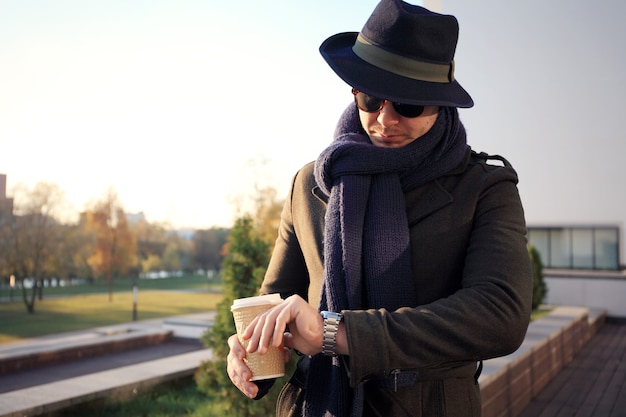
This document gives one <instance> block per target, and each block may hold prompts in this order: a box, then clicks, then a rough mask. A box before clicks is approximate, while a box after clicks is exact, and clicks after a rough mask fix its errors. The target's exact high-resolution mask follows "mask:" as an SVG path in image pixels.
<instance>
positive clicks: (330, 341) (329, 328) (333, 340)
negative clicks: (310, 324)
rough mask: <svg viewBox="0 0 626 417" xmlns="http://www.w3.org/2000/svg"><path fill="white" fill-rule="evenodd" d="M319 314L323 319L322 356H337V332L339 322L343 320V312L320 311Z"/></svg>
mask: <svg viewBox="0 0 626 417" xmlns="http://www.w3.org/2000/svg"><path fill="white" fill-rule="evenodd" d="M320 314H321V315H322V318H323V319H324V329H323V333H322V354H323V355H324V356H337V333H338V332H339V323H341V321H342V320H343V314H341V313H335V312H332V311H322V312H321V313H320Z"/></svg>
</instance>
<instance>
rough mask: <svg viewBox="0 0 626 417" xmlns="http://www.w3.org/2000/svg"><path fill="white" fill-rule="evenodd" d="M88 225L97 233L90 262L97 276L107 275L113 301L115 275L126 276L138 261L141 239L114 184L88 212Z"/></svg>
mask: <svg viewBox="0 0 626 417" xmlns="http://www.w3.org/2000/svg"><path fill="white" fill-rule="evenodd" d="M85 225H86V228H87V230H88V231H90V232H91V233H92V234H93V236H94V247H93V249H92V255H91V256H90V258H89V259H88V264H89V266H90V267H91V268H92V270H93V271H94V274H95V275H96V277H99V278H104V279H106V281H107V284H108V288H109V301H113V278H115V277H120V276H124V275H125V274H126V273H127V272H128V270H129V269H130V268H131V267H132V266H134V265H135V264H136V252H137V243H136V240H135V237H134V236H133V235H132V233H131V232H130V228H129V226H128V221H127V219H126V215H125V214H124V209H123V207H122V205H121V203H120V202H119V198H118V196H117V193H116V192H115V191H114V190H113V189H112V188H111V189H109V190H108V192H107V195H106V196H105V198H104V199H103V200H101V201H99V202H96V203H95V204H94V206H93V209H92V210H91V211H88V212H86V213H85Z"/></svg>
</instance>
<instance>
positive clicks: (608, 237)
mask: <svg viewBox="0 0 626 417" xmlns="http://www.w3.org/2000/svg"><path fill="white" fill-rule="evenodd" d="M595 247H596V250H595V264H596V268H598V269H619V260H618V258H619V255H618V250H619V248H618V247H619V245H618V230H617V229H597V230H596V232H595Z"/></svg>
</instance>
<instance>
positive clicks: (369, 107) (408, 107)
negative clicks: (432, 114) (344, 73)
mask: <svg viewBox="0 0 626 417" xmlns="http://www.w3.org/2000/svg"><path fill="white" fill-rule="evenodd" d="M352 94H354V102H355V103H356V106H357V107H358V108H359V109H361V110H363V111H364V112H368V113H376V112H379V111H381V110H382V108H383V106H384V105H385V102H386V101H389V100H386V99H384V98H378V97H372V96H370V95H369V94H365V93H364V92H362V91H359V90H357V89H356V88H353V89H352ZM391 104H392V105H393V109H394V110H395V111H396V113H398V114H399V115H400V116H403V117H417V116H419V115H420V114H422V113H423V112H424V106H417V105H415V104H403V103H396V102H393V101H392V102H391Z"/></svg>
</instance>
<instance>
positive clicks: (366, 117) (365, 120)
mask: <svg viewBox="0 0 626 417" xmlns="http://www.w3.org/2000/svg"><path fill="white" fill-rule="evenodd" d="M371 118H372V113H366V112H364V111H361V110H359V120H361V126H362V127H363V129H365V131H366V132H367V131H368V130H369V126H370V124H371Z"/></svg>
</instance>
